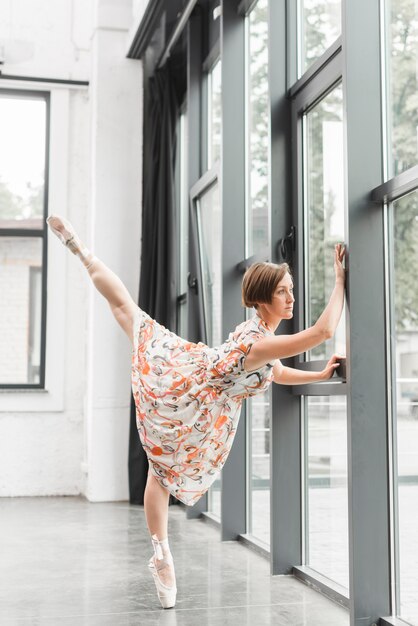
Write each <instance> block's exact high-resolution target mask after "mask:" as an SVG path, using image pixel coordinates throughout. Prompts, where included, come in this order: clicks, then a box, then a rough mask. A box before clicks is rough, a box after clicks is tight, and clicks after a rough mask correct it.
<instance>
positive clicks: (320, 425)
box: [305, 396, 349, 589]
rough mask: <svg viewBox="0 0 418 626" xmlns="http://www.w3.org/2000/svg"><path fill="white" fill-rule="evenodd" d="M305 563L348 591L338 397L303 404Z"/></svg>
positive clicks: (342, 403) (343, 424)
mask: <svg viewBox="0 0 418 626" xmlns="http://www.w3.org/2000/svg"><path fill="white" fill-rule="evenodd" d="M305 441H306V451H305V458H306V474H305V506H306V511H305V520H306V526H305V541H306V544H305V545H306V550H305V553H306V554H305V559H306V563H307V565H309V566H310V567H311V568H312V569H315V570H316V571H318V572H320V573H321V574H322V575H324V576H326V577H327V578H330V579H331V580H334V581H335V582H337V583H339V584H340V585H342V586H343V587H345V588H347V589H348V585H349V583H348V493H347V406H346V399H345V397H344V396H312V397H309V398H306V399H305Z"/></svg>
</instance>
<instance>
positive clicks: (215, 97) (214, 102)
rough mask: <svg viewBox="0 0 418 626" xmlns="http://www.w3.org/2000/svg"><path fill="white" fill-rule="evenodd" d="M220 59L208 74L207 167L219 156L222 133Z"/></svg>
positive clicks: (217, 159)
mask: <svg viewBox="0 0 418 626" xmlns="http://www.w3.org/2000/svg"><path fill="white" fill-rule="evenodd" d="M221 74H222V72H221V61H217V62H216V63H215V65H214V66H213V68H212V70H211V71H210V72H209V75H208V85H209V89H208V96H209V102H208V117H209V119H208V169H210V168H211V167H212V166H213V165H214V164H215V163H216V161H219V159H220V158H221V134H222V76H221Z"/></svg>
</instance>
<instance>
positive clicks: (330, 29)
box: [301, 0, 341, 73]
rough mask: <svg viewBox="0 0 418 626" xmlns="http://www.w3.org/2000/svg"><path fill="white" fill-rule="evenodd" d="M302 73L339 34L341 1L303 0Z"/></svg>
mask: <svg viewBox="0 0 418 626" xmlns="http://www.w3.org/2000/svg"><path fill="white" fill-rule="evenodd" d="M301 22H302V64H301V65H302V68H301V69H302V73H303V72H304V71H305V70H306V69H307V68H308V67H309V65H311V64H312V63H313V62H314V61H315V60H316V59H319V57H320V56H321V55H322V54H323V53H324V52H325V51H326V50H327V49H328V48H329V47H330V45H331V44H333V43H334V41H335V40H336V39H337V38H338V37H339V36H340V34H341V0H303V2H302V15H301Z"/></svg>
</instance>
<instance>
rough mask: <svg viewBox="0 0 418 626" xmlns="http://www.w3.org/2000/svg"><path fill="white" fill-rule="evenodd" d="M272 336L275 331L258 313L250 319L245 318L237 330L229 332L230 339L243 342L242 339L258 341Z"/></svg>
mask: <svg viewBox="0 0 418 626" xmlns="http://www.w3.org/2000/svg"><path fill="white" fill-rule="evenodd" d="M271 336H273V333H271V332H270V331H269V330H268V328H267V327H266V325H265V324H264V322H263V320H262V319H260V318H259V317H258V316H257V315H253V316H252V317H250V318H249V319H248V320H245V322H242V323H241V324H239V325H238V326H237V327H236V328H235V330H233V331H232V332H231V333H230V334H229V337H228V341H234V342H239V343H242V341H245V340H250V339H251V340H252V341H256V340H259V339H263V338H264V337H271Z"/></svg>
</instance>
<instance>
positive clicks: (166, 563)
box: [148, 535, 177, 609]
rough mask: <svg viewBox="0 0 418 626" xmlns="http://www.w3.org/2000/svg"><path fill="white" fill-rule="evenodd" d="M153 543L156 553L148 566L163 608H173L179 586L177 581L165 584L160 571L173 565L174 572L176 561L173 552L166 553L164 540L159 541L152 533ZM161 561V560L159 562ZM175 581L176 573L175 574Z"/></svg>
mask: <svg viewBox="0 0 418 626" xmlns="http://www.w3.org/2000/svg"><path fill="white" fill-rule="evenodd" d="M151 541H152V545H153V548H154V555H153V556H152V557H151V559H150V560H149V562H148V567H149V569H150V572H151V574H152V577H153V579H154V582H155V586H156V588H157V593H158V598H159V600H160V603H161V606H162V607H163V609H171V608H172V607H173V606H175V604H176V596H177V586H176V582H174V585H172V586H168V585H166V584H164V583H163V582H162V581H161V579H160V576H159V575H158V572H161V570H163V569H164V568H166V567H171V568H172V569H173V573H174V562H173V557H172V555H171V552H166V553H165V554H164V552H163V549H162V547H161V544H162V543H163V542H160V541H158V537H157V535H152V537H151ZM158 561H159V562H158ZM174 581H175V575H174Z"/></svg>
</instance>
